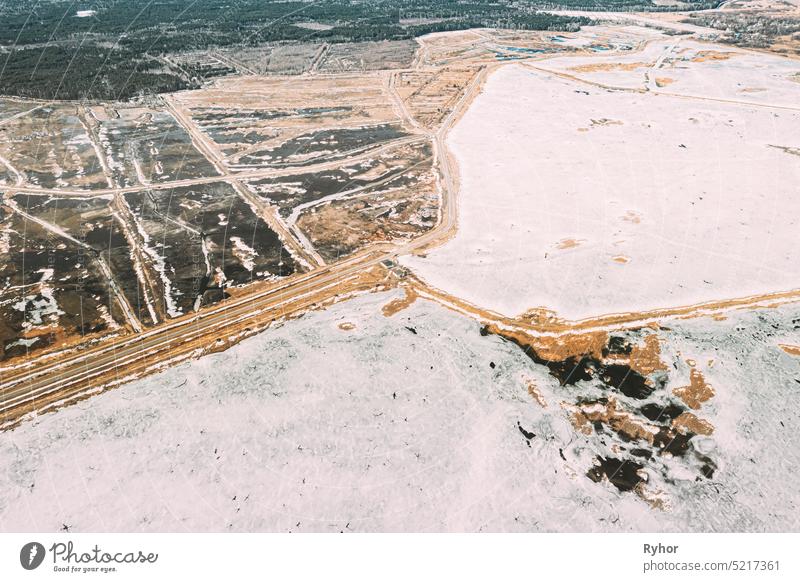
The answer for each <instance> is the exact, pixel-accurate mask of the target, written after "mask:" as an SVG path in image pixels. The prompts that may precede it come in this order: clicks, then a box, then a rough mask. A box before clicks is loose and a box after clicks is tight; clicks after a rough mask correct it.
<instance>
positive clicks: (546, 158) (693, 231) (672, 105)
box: [403, 45, 800, 319]
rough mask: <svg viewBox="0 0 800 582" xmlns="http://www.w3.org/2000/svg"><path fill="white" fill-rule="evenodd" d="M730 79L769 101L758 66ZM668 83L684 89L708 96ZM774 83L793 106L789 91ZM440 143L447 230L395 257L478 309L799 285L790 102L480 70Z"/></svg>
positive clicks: (564, 308)
mask: <svg viewBox="0 0 800 582" xmlns="http://www.w3.org/2000/svg"><path fill="white" fill-rule="evenodd" d="M651 46H654V45H651ZM707 48H709V47H707ZM650 52H653V51H650ZM656 52H657V51H656ZM648 54H649V53H648ZM653 54H655V52H653ZM651 56H652V55H651ZM641 58H642V57H641V56H639V57H638V59H641ZM648 58H649V57H648ZM748 58H750V57H748ZM603 59H604V60H608V57H603ZM624 59H627V60H633V61H636V60H637V56H636V55H628V56H625V57H624ZM568 60H569V59H568V58H565V57H562V58H559V59H554V60H553V61H557V63H558V64H559V66H560V68H562V69H564V68H565V63H566V62H567V61H568ZM575 60H576V61H579V62H576V63H575V64H585V63H586V62H595V61H591V60H590V59H589V58H588V57H587V58H581V59H575ZM617 60H620V61H621V60H623V57H617ZM736 60H737V59H730V60H729V61H721V62H714V63H712V64H711V66H712V67H713V70H714V71H719V70H723V69H722V67H724V66H725V63H734V62H736ZM774 60H775V59H771V58H767V63H771V62H773V61H774ZM550 62H551V61H549V60H544V61H538V62H537V63H535V64H536V65H537V66H541V67H548V66H550V65H549V63H550ZM707 64H708V63H706V62H702V63H693V65H697V66H700V65H707ZM798 69H800V67H798ZM710 70H711V69H710ZM746 71H747V69H745V68H741V67H739V68H737V74H741V75H742V78H741V79H740V86H747V87H767V88H769V87H773V89H772V92H773V93H774V92H775V91H777V89H774V85H776V84H778V83H779V81H777V80H776V79H775V72H774V70H773V69H771V68H769V67H766V66H764V67H761V68H752V69H750V71H749V73H746ZM783 73H786V71H785V70H784V71H782V74H783ZM626 74H627V75H629V76H631V78H635V79H636V83H638V84H641V79H642V78H643V77H642V74H641V72H636V71H632V72H628V73H626ZM657 74H660V73H657ZM665 74H666V73H665ZM748 74H749V78H746V77H747V75H748ZM614 75H622V73H618V72H615V73H614ZM683 75H684V77H686V84H689V81H691V82H692V84H691V88H690V89H688V90H687V93H692V94H697V93H702V92H703V91H704V90H705V88H707V87H717V85H715V84H714V83H713V82H708V83H706V84H705V85H703V84H702V83H700V81H699V80H700V77H699V76H697V75H695V76H687V75H686V73H685V72H684V73H683ZM721 78H723V77H721ZM724 80H725V81H726V82H727V81H729V80H730V75H726V76H724ZM679 84H680V83H676V84H675V85H674V86H670V87H669V90H670V91H672V92H675V91H677V90H678V89H677V86H678V85H679ZM780 88H781V91H782V92H781V93H780V95H781V97H782V99H781V101H782V102H785V101H786V99H787V98H788V97H786V96H787V95H789V93H791V92H792V91H793V93H792V94H793V95H794V102H795V103H797V104H800V83H795V82H790V81H788V80H785V79H784V80H782V81H780ZM767 93H769V91H768V92H767ZM757 95H758V94H752V95H747V96H746V98H747V99H748V100H755V99H763V98H762V97H760V96H757ZM717 96H718V95H717V94H714V97H717ZM736 98H737V99H741V98H743V97H742V95H741V94H739V95H737V96H736ZM448 145H449V147H450V148H451V150H452V152H453V154H454V157H455V158H456V160H457V163H458V167H459V173H460V177H461V187H460V191H459V192H458V207H459V225H458V232H457V234H456V235H455V237H454V238H453V239H452V240H451V241H449V242H448V243H447V244H445V245H444V246H442V247H440V248H438V249H434V250H433V251H431V252H430V253H429V254H428V255H427V257H425V258H422V257H408V258H405V259H403V262H404V263H405V264H406V265H407V266H409V267H411V268H412V269H413V270H414V271H415V272H417V273H418V274H420V275H422V276H423V278H424V279H426V280H427V281H428V282H429V283H431V284H433V285H434V286H436V287H439V288H441V289H443V290H445V291H448V292H450V293H452V294H454V295H456V296H459V297H462V298H464V299H467V300H470V301H472V302H473V303H476V304H478V305H480V306H482V307H485V308H489V309H492V310H495V311H497V312H500V313H503V314H505V315H509V316H514V315H517V314H519V313H522V312H524V311H526V310H528V309H531V308H537V307H543V308H547V309H551V310H554V311H555V312H556V313H557V314H558V315H559V316H562V317H565V318H567V319H582V318H585V317H590V316H596V315H602V314H606V313H618V312H631V311H643V310H647V309H655V308H664V307H673V306H681V305H690V304H695V303H700V302H705V301H710V300H717V299H729V298H737V297H744V296H749V295H754V294H761V293H765V292H772V291H785V290H791V289H796V288H798V287H800V245H798V244H797V232H798V228H800V196H798V195H797V194H798V184H800V105H798V108H797V109H795V110H787V109H777V108H772V107H766V106H762V105H754V104H739V103H736V104H733V103H722V102H715V101H706V100H701V99H693V98H686V97H677V96H668V95H663V94H654V93H653V92H649V93H640V92H635V91H610V90H606V89H603V88H599V87H595V86H592V85H588V84H585V83H581V82H579V81H574V80H569V79H564V78H561V77H557V76H555V75H554V74H550V73H547V72H541V71H536V70H532V69H530V68H527V67H525V66H524V65H519V64H515V65H507V66H505V67H502V68H500V69H499V70H497V71H496V72H494V73H493V74H492V75H491V76H490V78H489V79H488V81H487V83H486V86H485V89H484V91H483V93H482V94H481V95H479V96H478V97H477V98H476V99H475V101H474V102H473V104H472V105H471V106H470V108H469V110H468V111H467V112H466V113H465V115H464V116H463V118H462V119H461V120H460V121H459V122H458V124H457V125H456V126H455V128H454V129H453V130H452V132H451V134H450V135H449V138H448Z"/></svg>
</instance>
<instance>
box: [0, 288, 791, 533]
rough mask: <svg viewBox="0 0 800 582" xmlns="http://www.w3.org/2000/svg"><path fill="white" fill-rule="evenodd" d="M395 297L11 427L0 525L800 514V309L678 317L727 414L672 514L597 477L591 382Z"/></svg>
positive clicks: (759, 524) (441, 526) (122, 527)
mask: <svg viewBox="0 0 800 582" xmlns="http://www.w3.org/2000/svg"><path fill="white" fill-rule="evenodd" d="M397 296H398V295H397V293H383V294H371V295H365V296H362V297H360V298H357V299H355V300H353V301H350V302H346V303H342V304H339V305H337V306H335V307H332V308H330V309H329V310H328V311H325V312H317V313H312V314H309V315H307V316H305V317H303V318H302V319H299V320H296V321H292V322H288V323H286V324H284V325H283V326H282V327H276V328H273V329H271V330H268V331H266V332H264V333H262V334H260V335H259V336H256V337H254V338H251V339H249V340H247V341H245V342H243V343H242V344H240V345H238V346H236V347H234V348H232V349H231V350H229V351H228V352H225V353H223V354H217V355H212V356H208V357H205V358H202V359H200V360H198V361H195V362H193V363H191V364H187V365H182V366H180V367H178V368H175V369H171V370H169V371H166V372H164V373H161V374H159V375H157V376H153V377H151V378H148V379H146V380H143V381H138V382H135V383H132V384H128V385H126V386H123V387H122V388H119V389H117V390H114V391H112V392H108V393H106V394H104V395H101V396H99V397H96V398H93V399H91V400H89V401H88V402H85V403H83V404H79V405H76V406H72V407H69V408H67V409H64V410H62V411H60V412H58V413H56V414H48V415H44V416H42V417H40V418H39V419H36V420H34V421H30V422H26V423H24V424H23V425H22V426H20V427H19V428H17V429H16V430H14V431H12V432H5V433H0V530H3V531H57V530H59V529H61V528H62V527H63V526H65V525H66V526H68V527H69V528H70V530H71V531H164V530H168V531H206V530H214V531H228V530H232V531H262V530H263V531H290V530H291V531H406V530H412V531H478V530H484V531H487V530H489V531H498V530H500V531H507V530H510V531H541V530H543V531H566V530H568V531H631V530H634V531H661V530H669V531H695V530H698V531H699V530H740V531H747V530H755V531H760V530H778V531H780V530H794V531H798V530H800V517H798V516H800V511H798V509H799V507H798V504H800V493H799V492H798V488H797V487H796V486H795V483H794V481H793V480H792V479H793V478H792V475H794V474H796V472H797V470H798V469H800V453H799V452H798V444H800V442H798V441H799V437H798V435H800V412H798V411H800V363H799V362H800V360H798V359H797V358H794V357H792V356H789V355H787V354H786V353H784V352H783V351H782V350H781V349H779V348H778V347H777V343H778V342H789V343H792V342H794V343H795V344H796V343H798V339H800V338H799V337H798V332H797V321H798V314H797V308H796V307H795V311H794V312H791V311H788V310H787V309H786V308H784V309H783V310H774V311H765V312H763V313H751V314H738V315H736V316H735V317H733V318H732V319H731V320H729V321H726V322H709V321H706V320H691V321H688V322H684V323H677V324H675V325H672V324H671V326H672V327H673V328H674V329H673V331H671V332H668V333H667V332H664V336H663V339H664V342H665V348H664V351H663V354H662V355H663V357H665V358H666V359H665V362H666V363H668V364H669V365H670V370H671V371H670V373H671V374H672V370H673V364H674V369H675V370H677V371H676V372H675V375H674V378H673V380H674V381H675V382H680V381H681V380H682V378H681V375H684V374H685V373H686V369H687V368H686V364H685V361H686V360H685V358H688V357H692V358H695V359H696V360H697V362H698V364H697V365H698V366H702V367H704V368H705V367H706V366H707V365H706V360H708V359H712V358H713V359H714V360H715V362H716V363H715V364H714V365H713V366H711V367H709V368H708V369H705V373H706V375H707V377H708V379H709V381H710V382H712V383H713V384H714V386H715V389H716V393H717V394H716V397H715V398H714V399H713V400H712V401H711V403H710V404H706V405H704V408H703V413H702V414H703V416H705V417H706V418H708V419H709V420H710V421H711V422H713V423H714V424H715V426H716V430H715V433H714V435H713V436H712V437H703V438H702V443H701V446H702V448H703V450H704V451H705V452H706V453H707V454H708V455H709V456H712V457H713V458H714V460H715V462H716V464H717V470H716V472H715V474H714V476H713V479H696V478H695V475H694V474H688V475H683V474H682V473H681V471H680V470H677V469H676V470H674V471H673V470H672V469H670V471H671V472H669V473H668V474H667V477H669V479H668V480H665V479H662V481H663V486H664V487H666V488H667V491H666V492H667V494H668V495H669V497H670V499H671V501H670V504H671V509H670V510H668V511H663V510H660V509H654V508H652V507H651V506H650V505H648V504H647V503H645V502H644V501H642V499H640V498H639V497H637V496H635V495H634V494H633V493H631V492H620V491H617V490H616V489H615V488H614V487H612V486H611V485H610V484H609V483H607V482H601V483H595V482H593V481H591V480H590V479H589V478H588V477H587V476H586V470H587V468H588V467H589V462H590V458H591V456H592V455H593V454H594V447H598V446H600V445H599V444H598V442H599V441H597V439H594V438H589V437H584V436H582V435H580V434H578V433H576V431H575V429H574V428H573V426H572V425H571V424H570V422H569V421H568V418H567V414H566V412H565V411H564V410H562V408H561V406H560V405H559V403H560V402H561V401H563V400H571V399H573V398H574V396H575V395H576V394H575V393H576V391H582V390H590V388H589V387H588V383H587V386H583V385H578V386H571V387H560V386H559V385H558V383H557V381H556V380H555V379H554V378H552V377H551V376H549V375H548V374H547V368H546V367H544V366H538V365H536V364H534V363H533V362H532V361H531V360H530V359H528V358H527V357H525V356H524V354H523V353H522V352H521V350H519V349H518V348H517V347H516V346H514V345H513V344H511V343H508V342H504V341H503V340H501V339H500V338H498V337H495V336H485V337H484V336H482V335H481V334H480V333H479V326H478V324H477V323H475V322H473V321H471V320H468V319H465V318H463V317H461V316H458V315H455V314H453V313H451V312H448V311H446V310H444V309H443V308H441V307H439V306H437V305H435V304H433V303H429V302H427V301H422V300H420V301H417V302H416V303H414V304H413V305H412V306H411V307H410V308H408V309H406V310H404V311H401V312H400V313H398V314H396V315H394V316H393V317H391V318H386V317H384V316H383V315H381V309H380V308H381V305H383V304H385V303H387V302H388V301H389V300H390V299H392V298H393V297H397ZM792 317H794V318H795V319H794V321H795V323H792ZM353 326H354V328H353ZM686 336H689V337H691V338H692V339H685V337H686ZM709 366H710V365H709ZM526 379H533V380H534V381H535V382H536V384H537V385H538V387H539V390H540V392H541V394H542V398H543V400H544V402H545V404H546V405H547V407H546V408H543V407H542V406H541V405H540V404H537V402H535V401H534V399H533V398H531V396H530V395H529V393H528V391H527V390H526V387H525V380H526ZM520 426H521V427H524V428H525V429H526V430H527V431H530V432H532V433H535V436H534V437H532V438H530V440H528V439H527V438H526V437H525V436H524V435H523V434H521V433H522V431H521V430H520V428H519V427H520ZM696 438H699V437H696ZM562 455H563V456H562ZM676 462H677V461H670V463H672V465H665V467H668V466H673V465H675V463H676ZM654 466H655V465H654ZM675 466H676V465H675ZM652 472H654V473H655V471H652ZM654 476H655V475H654Z"/></svg>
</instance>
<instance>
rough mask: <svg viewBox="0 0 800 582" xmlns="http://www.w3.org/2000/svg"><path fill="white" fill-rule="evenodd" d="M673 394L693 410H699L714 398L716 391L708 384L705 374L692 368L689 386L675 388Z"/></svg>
mask: <svg viewBox="0 0 800 582" xmlns="http://www.w3.org/2000/svg"><path fill="white" fill-rule="evenodd" d="M672 393H673V394H674V395H675V396H677V397H678V398H680V399H681V400H683V402H684V403H685V404H686V406H688V407H689V408H691V409H693V410H697V409H699V408H700V407H701V406H702V405H703V403H704V402H707V401H709V400H711V399H712V398H713V397H714V389H713V388H712V387H711V386H710V385H709V384H708V383H707V382H706V379H705V377H704V376H703V373H702V372H700V370H698V369H696V368H692V369H691V371H690V372H689V385H688V386H680V387H678V388H675V389H674V390H673V391H672Z"/></svg>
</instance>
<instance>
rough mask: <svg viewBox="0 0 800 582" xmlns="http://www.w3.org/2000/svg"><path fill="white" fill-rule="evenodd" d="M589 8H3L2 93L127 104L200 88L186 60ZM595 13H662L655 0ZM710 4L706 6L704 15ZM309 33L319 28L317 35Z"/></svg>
mask: <svg viewBox="0 0 800 582" xmlns="http://www.w3.org/2000/svg"><path fill="white" fill-rule="evenodd" d="M586 4H587V1H586V0H556V2H555V3H554V2H553V0H547V2H537V1H531V0H494V1H491V0H372V1H367V0H361V1H359V0H324V1H321V2H307V1H305V2H298V1H292V0H289V1H283V0H278V1H274V0H273V1H271V0H146V1H144V2H132V1H130V0H127V1H123V0H94V1H92V0H88V1H87V0H80V1H78V0H0V87H2V89H1V91H2V93H4V94H6V95H16V96H24V97H31V98H40V99H104V100H108V99H111V100H114V99H117V100H124V99H129V98H131V97H135V96H138V95H146V94H153V93H160V92H165V91H175V90H179V89H187V88H192V87H194V86H195V85H196V83H197V78H198V77H200V76H202V75H198V74H195V73H196V71H191V70H186V68H185V67H182V68H181V69H177V68H176V67H174V66H173V65H172V64H171V62H170V60H169V59H168V58H165V57H167V56H169V55H172V54H180V53H182V52H187V51H197V50H212V49H219V48H225V47H232V46H260V45H264V44H268V43H275V42H280V41H303V42H314V41H318V42H327V43H339V42H359V41H375V40H401V39H409V38H414V37H416V36H420V35H423V34H427V33H430V32H438V31H445V30H460V29H467V28H475V27H502V28H517V29H526V30H560V31H565V30H577V29H578V28H579V27H580V26H581V25H582V24H585V20H584V19H580V18H570V17H565V16H557V15H552V14H547V13H544V12H539V11H537V9H539V8H542V7H552V6H562V7H570V8H585V5H586ZM591 5H592V6H593V7H594V8H605V9H616V10H623V9H624V10H631V9H656V7H655V6H654V5H653V4H651V3H650V1H649V0H603V1H602V2H601V3H599V4H598V3H594V4H591ZM708 6H709V4H708V3H707V2H706V0H700V1H699V2H698V3H697V4H696V7H698V8H705V7H708ZM308 23H313V24H316V25H320V26H314V27H309V26H308Z"/></svg>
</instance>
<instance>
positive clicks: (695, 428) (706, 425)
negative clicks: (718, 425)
mask: <svg viewBox="0 0 800 582" xmlns="http://www.w3.org/2000/svg"><path fill="white" fill-rule="evenodd" d="M672 427H673V428H674V429H675V430H677V431H678V432H679V433H681V434H686V433H687V432H693V433H694V434H702V435H705V436H709V435H711V434H713V433H714V425H713V424H711V423H710V422H708V421H707V420H703V419H702V418H698V417H697V416H695V415H694V414H692V413H691V412H684V413H683V414H681V415H680V416H679V417H678V418H676V419H675V420H673V421H672Z"/></svg>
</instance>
